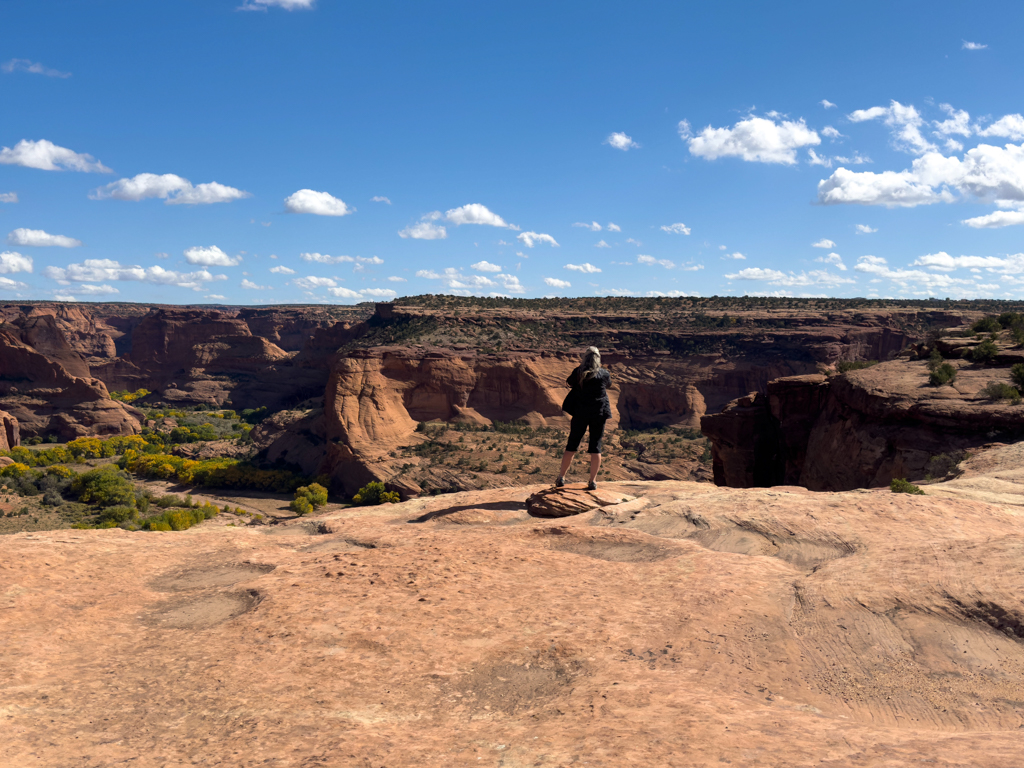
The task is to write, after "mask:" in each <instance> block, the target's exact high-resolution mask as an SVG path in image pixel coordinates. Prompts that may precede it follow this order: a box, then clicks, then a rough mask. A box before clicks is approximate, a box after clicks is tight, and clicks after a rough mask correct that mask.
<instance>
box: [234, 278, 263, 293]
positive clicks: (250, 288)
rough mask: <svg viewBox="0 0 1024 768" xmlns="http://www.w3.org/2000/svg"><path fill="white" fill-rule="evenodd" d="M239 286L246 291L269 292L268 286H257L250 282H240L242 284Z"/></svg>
mask: <svg viewBox="0 0 1024 768" xmlns="http://www.w3.org/2000/svg"><path fill="white" fill-rule="evenodd" d="M239 285H241V286H242V288H244V289H245V290H247V291H269V290H270V286H269V285H257V284H256V283H254V282H253V281H252V280H242V282H241V283H239Z"/></svg>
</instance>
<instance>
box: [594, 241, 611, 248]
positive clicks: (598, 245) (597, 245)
mask: <svg viewBox="0 0 1024 768" xmlns="http://www.w3.org/2000/svg"><path fill="white" fill-rule="evenodd" d="M594 247H595V248H611V246H610V245H608V243H606V242H605V241H604V240H598V241H597V242H596V243H594Z"/></svg>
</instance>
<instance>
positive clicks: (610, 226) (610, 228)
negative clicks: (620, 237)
mask: <svg viewBox="0 0 1024 768" xmlns="http://www.w3.org/2000/svg"><path fill="white" fill-rule="evenodd" d="M608 231H609V232H621V231H622V227H620V226H619V225H618V224H612V223H611V222H610V221H609V222H608Z"/></svg>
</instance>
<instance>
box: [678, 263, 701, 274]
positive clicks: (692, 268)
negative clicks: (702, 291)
mask: <svg viewBox="0 0 1024 768" xmlns="http://www.w3.org/2000/svg"><path fill="white" fill-rule="evenodd" d="M680 269H681V270H683V272H697V271H699V270H701V269H704V265H703V264H684V265H683V266H681V267H680Z"/></svg>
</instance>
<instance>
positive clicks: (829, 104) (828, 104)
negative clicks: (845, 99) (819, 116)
mask: <svg viewBox="0 0 1024 768" xmlns="http://www.w3.org/2000/svg"><path fill="white" fill-rule="evenodd" d="M818 103H819V104H821V106H823V107H824V108H825V109H832V108H833V107H835V104H833V103H832V102H831V101H829V100H828V99H822V100H821V101H819V102H818Z"/></svg>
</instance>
